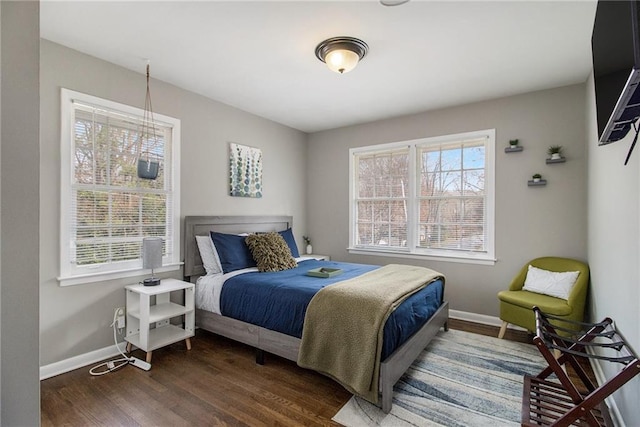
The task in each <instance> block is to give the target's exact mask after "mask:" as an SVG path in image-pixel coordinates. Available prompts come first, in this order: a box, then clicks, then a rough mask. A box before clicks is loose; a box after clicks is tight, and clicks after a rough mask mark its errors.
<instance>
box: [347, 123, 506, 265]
mask: <svg viewBox="0 0 640 427" xmlns="http://www.w3.org/2000/svg"><path fill="white" fill-rule="evenodd" d="M495 136H496V130H495V129H485V130H480V131H472V132H464V133H458V134H452V135H442V136H435V137H428V138H420V139H413V140H407V141H400V142H391V143H385V144H378V145H369V146H363V147H357V148H351V149H349V246H348V247H347V251H348V252H349V253H351V254H358V255H374V256H385V257H399V258H409V259H421V260H432V261H446V262H459V263H468V264H481V265H494V264H495V262H496V256H495V191H496V188H495V152H496V147H495V146H496V137H495ZM478 138H487V143H486V144H485V191H486V194H485V223H486V225H485V226H486V230H485V238H486V241H485V249H486V251H485V252H482V253H480V252H471V251H464V250H451V249H427V248H419V247H417V245H416V244H415V239H416V227H417V223H418V221H417V218H418V203H417V193H416V192H417V176H418V170H417V169H418V166H417V147H418V146H420V145H421V146H424V145H434V144H446V143H449V142H456V141H462V140H468V139H478ZM405 146H409V176H410V179H409V186H408V187H409V194H411V197H410V198H409V201H408V205H409V211H410V212H411V215H412V218H411V220H410V221H409V222H408V224H407V240H408V245H407V248H406V249H405V248H403V249H387V248H383V247H364V246H356V245H355V239H356V227H355V211H356V203H355V201H356V199H355V195H356V194H357V193H356V191H357V189H356V188H355V187H356V179H355V175H354V173H355V170H356V169H355V168H356V165H355V158H356V155H359V154H366V153H374V152H379V151H385V150H393V149H396V148H399V147H405Z"/></svg>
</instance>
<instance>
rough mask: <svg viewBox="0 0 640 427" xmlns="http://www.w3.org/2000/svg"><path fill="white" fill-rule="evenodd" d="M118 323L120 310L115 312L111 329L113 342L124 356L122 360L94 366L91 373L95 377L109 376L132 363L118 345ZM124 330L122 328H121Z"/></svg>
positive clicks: (90, 370)
mask: <svg viewBox="0 0 640 427" xmlns="http://www.w3.org/2000/svg"><path fill="white" fill-rule="evenodd" d="M117 323H118V310H115V311H114V312H113V322H111V327H112V328H113V342H115V344H116V348H117V349H118V352H120V354H121V355H122V357H123V358H122V359H115V360H109V361H107V362H104V363H101V364H99V365H96V366H94V367H93V368H91V369H89V373H90V374H91V375H94V376H99V375H104V374H108V373H109V372H113V371H115V370H117V369H120V368H122V367H123V366H124V365H128V364H129V363H130V362H131V359H132V358H130V357H128V356H127V355H126V354H124V353H123V352H122V350H120V346H119V345H118V338H117V336H116V329H117V328H116V324H117ZM120 329H122V328H120Z"/></svg>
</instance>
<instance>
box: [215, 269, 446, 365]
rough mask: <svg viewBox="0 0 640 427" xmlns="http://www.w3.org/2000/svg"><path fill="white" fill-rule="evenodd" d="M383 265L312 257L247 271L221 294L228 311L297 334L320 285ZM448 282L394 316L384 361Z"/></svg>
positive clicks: (435, 303)
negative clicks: (327, 272) (280, 267)
mask: <svg viewBox="0 0 640 427" xmlns="http://www.w3.org/2000/svg"><path fill="white" fill-rule="evenodd" d="M318 267H325V268H339V269H341V270H342V271H343V272H342V274H339V275H337V276H334V277H329V278H317V277H310V276H307V275H306V273H307V271H309V270H311V269H313V268H318ZM376 268H378V266H374V265H365V264H352V263H341V262H333V261H317V260H306V261H301V262H300V263H299V264H298V267H296V268H293V269H291V270H284V271H278V272H265V273H257V272H252V273H245V274H241V275H238V276H235V277H232V278H230V279H228V280H227V281H226V282H225V284H224V287H223V288H222V293H221V296H220V309H221V312H222V314H223V315H224V316H227V317H232V318H234V319H238V320H242V321H243V322H247V323H251V324H254V325H258V326H262V327H264V328H267V329H271V330H273V331H277V332H281V333H283V334H287V335H290V336H294V337H297V338H300V337H302V326H303V324H304V316H305V313H306V311H307V306H308V305H309V302H310V301H311V298H313V296H314V295H315V294H316V292H318V291H319V290H320V289H322V288H324V287H325V286H328V285H331V284H333V283H337V282H341V281H343V280H347V279H351V278H353V277H356V276H359V275H361V274H364V273H366V272H368V271H372V270H374V269H376ZM443 291H444V283H443V282H442V281H441V280H438V281H436V282H434V283H432V284H431V285H429V286H427V287H425V288H423V289H422V290H420V291H419V292H416V293H415V294H413V295H412V296H410V297H409V298H407V299H406V300H405V301H404V302H403V303H402V304H401V305H400V306H399V307H398V308H397V309H396V310H395V311H394V312H393V313H392V314H391V316H390V317H389V319H388V320H387V323H386V324H385V328H384V345H383V350H382V360H384V359H385V358H386V357H387V356H388V355H390V354H391V353H393V351H394V350H395V349H396V348H398V347H399V346H400V345H401V344H402V343H403V342H404V341H406V340H407V339H408V338H409V337H410V336H411V335H412V334H413V333H414V332H415V331H417V330H418V329H419V328H420V327H421V326H422V325H423V324H424V323H425V322H426V321H427V320H428V319H429V317H431V315H432V314H433V313H434V312H435V311H436V310H437V309H438V307H439V306H440V304H441V303H442V298H443Z"/></svg>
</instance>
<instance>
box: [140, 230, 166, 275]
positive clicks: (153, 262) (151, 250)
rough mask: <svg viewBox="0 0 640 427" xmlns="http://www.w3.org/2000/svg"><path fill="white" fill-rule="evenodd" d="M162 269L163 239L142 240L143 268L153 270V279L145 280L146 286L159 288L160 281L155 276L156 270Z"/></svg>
mask: <svg viewBox="0 0 640 427" xmlns="http://www.w3.org/2000/svg"><path fill="white" fill-rule="evenodd" d="M160 267H162V238H161V237H145V238H144V239H142V268H144V269H145V270H147V269H151V277H149V278H146V279H144V281H143V282H142V284H143V285H144V286H157V285H159V284H160V279H158V278H156V277H154V276H153V270H154V269H155V268H160Z"/></svg>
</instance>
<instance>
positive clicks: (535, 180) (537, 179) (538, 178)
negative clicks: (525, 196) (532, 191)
mask: <svg viewBox="0 0 640 427" xmlns="http://www.w3.org/2000/svg"><path fill="white" fill-rule="evenodd" d="M531 178H533V182H540V179H541V178H542V175H540V174H539V173H535V174H533V176H532V177H531Z"/></svg>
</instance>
